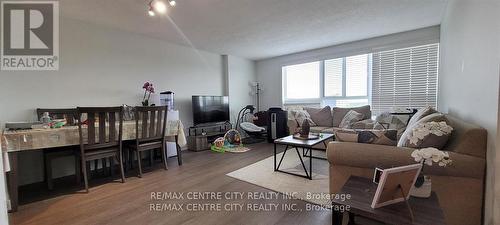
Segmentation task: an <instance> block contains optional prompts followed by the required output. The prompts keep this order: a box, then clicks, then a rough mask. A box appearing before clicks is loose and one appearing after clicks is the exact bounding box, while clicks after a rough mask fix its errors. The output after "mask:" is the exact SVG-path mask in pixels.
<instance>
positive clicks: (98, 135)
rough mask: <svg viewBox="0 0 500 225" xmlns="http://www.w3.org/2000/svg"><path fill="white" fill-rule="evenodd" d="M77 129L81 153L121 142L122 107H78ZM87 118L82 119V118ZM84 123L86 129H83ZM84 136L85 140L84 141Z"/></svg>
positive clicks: (117, 144) (119, 144) (118, 144)
mask: <svg viewBox="0 0 500 225" xmlns="http://www.w3.org/2000/svg"><path fill="white" fill-rule="evenodd" d="M77 111H78V119H79V121H81V122H79V123H78V131H79V134H80V148H81V151H82V154H83V153H85V151H87V150H94V149H102V148H109V147H115V146H119V147H121V144H122V133H123V107H121V106H120V107H78V108H77ZM85 117H86V118H87V119H86V120H85V121H82V120H83V119H82V118H85ZM84 124H86V125H87V129H84V128H85V127H84ZM85 137H86V139H87V142H86V143H85Z"/></svg>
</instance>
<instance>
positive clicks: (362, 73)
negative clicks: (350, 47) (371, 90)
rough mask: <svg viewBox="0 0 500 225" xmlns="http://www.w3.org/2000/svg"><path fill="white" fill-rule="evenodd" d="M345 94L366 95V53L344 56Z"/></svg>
mask: <svg viewBox="0 0 500 225" xmlns="http://www.w3.org/2000/svg"><path fill="white" fill-rule="evenodd" d="M345 61H346V62H345V70H346V96H349V97H352V96H367V95H368V55H367V54H365V55H355V56H350V57H346V58H345Z"/></svg>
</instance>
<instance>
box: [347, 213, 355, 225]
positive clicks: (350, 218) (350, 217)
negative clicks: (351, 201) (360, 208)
mask: <svg viewBox="0 0 500 225" xmlns="http://www.w3.org/2000/svg"><path fill="white" fill-rule="evenodd" d="M347 224H348V225H356V222H355V221H354V213H351V212H349V222H348V223H347Z"/></svg>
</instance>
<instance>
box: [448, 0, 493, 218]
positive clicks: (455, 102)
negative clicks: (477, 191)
mask: <svg viewBox="0 0 500 225" xmlns="http://www.w3.org/2000/svg"><path fill="white" fill-rule="evenodd" d="M499 12H500V3H499V2H498V1H486V0H485V1H466V0H457V1H454V0H452V1H450V2H449V3H448V7H447V10H446V14H445V16H444V18H443V22H442V24H441V66H440V69H441V70H440V74H439V99H438V106H439V110H440V111H443V112H448V113H450V114H453V115H456V116H457V117H459V118H462V119H464V120H467V121H470V122H472V123H475V124H478V125H480V126H482V127H484V128H486V129H487V130H488V153H487V164H488V168H487V183H486V198H485V199H486V203H485V204H486V211H485V221H484V222H485V224H493V204H494V199H495V194H494V190H495V188H494V185H495V182H496V186H497V189H496V190H497V191H496V198H497V199H498V198H499V197H500V192H499V185H500V177H499V173H497V174H496V179H495V166H497V167H500V166H498V164H497V165H495V156H496V157H498V155H500V154H499V153H498V150H497V147H496V143H495V142H496V137H497V128H498V127H497V126H498V104H499V62H500V51H499V41H500V23H499V21H500V16H499V15H500V14H499ZM497 162H498V159H497ZM497 171H498V170H497ZM495 180H496V181H495ZM495 213H496V216H497V218H496V222H495V224H500V218H499V216H500V215H499V214H500V210H498V207H497V210H496V212H495Z"/></svg>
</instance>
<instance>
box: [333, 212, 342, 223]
mask: <svg viewBox="0 0 500 225" xmlns="http://www.w3.org/2000/svg"><path fill="white" fill-rule="evenodd" d="M342 217H343V215H342V213H341V212H339V211H337V210H332V225H342V222H343V221H342V220H343V218H342Z"/></svg>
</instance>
